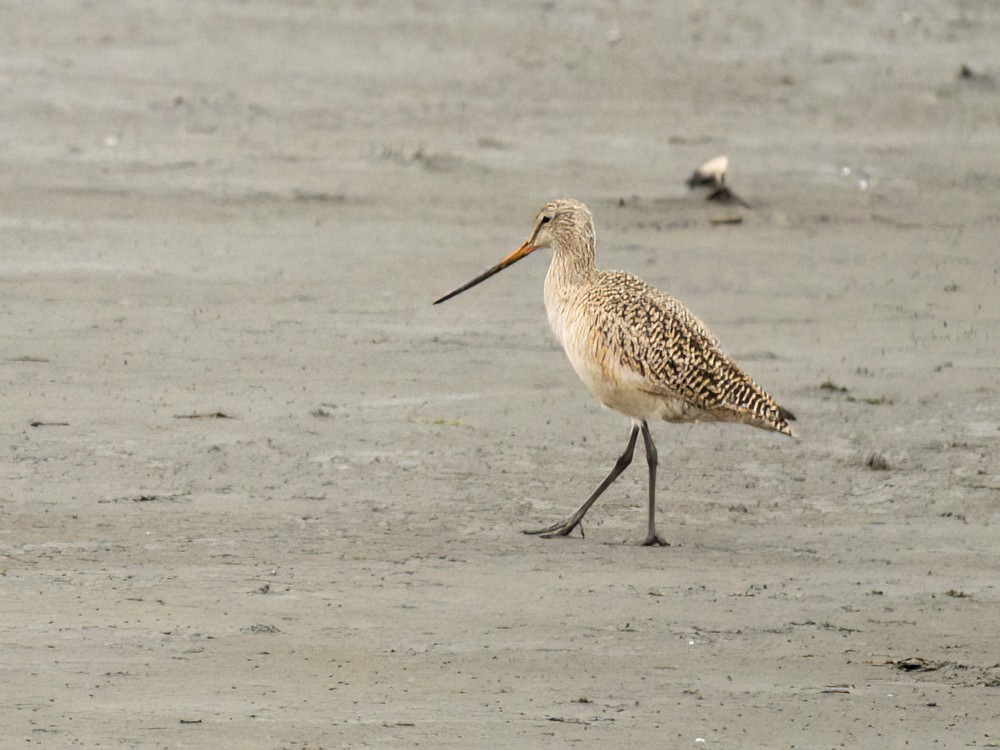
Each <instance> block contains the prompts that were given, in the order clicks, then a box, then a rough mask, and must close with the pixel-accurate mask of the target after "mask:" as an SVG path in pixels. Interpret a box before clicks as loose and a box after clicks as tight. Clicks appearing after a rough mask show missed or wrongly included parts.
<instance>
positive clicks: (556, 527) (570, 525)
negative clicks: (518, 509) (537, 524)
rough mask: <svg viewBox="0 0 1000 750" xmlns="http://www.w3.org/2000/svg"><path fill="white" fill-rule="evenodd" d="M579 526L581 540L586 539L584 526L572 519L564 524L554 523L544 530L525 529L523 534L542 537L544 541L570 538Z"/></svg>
mask: <svg viewBox="0 0 1000 750" xmlns="http://www.w3.org/2000/svg"><path fill="white" fill-rule="evenodd" d="M578 526H579V527H580V538H581V539H582V538H583V537H584V533H583V524H582V523H580V522H579V521H574V520H572V519H570V520H569V521H566V522H564V523H554V524H552V525H551V526H546V527H545V528H544V529H525V530H524V532H523V533H525V534H531V535H532V536H540V537H541V538H542V539H552V538H553V537H557V536H569V535H570V534H571V533H572V532H573V529H575V528H577V527H578Z"/></svg>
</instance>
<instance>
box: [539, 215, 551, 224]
mask: <svg viewBox="0 0 1000 750" xmlns="http://www.w3.org/2000/svg"><path fill="white" fill-rule="evenodd" d="M550 221H552V217H551V216H549V215H545V216H543V217H542V220H541V222H539V223H540V224H548V223H549V222H550Z"/></svg>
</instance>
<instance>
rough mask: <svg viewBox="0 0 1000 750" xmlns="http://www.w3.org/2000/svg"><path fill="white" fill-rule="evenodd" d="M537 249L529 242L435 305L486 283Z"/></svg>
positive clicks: (435, 302) (438, 300)
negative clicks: (491, 277)
mask: <svg viewBox="0 0 1000 750" xmlns="http://www.w3.org/2000/svg"><path fill="white" fill-rule="evenodd" d="M537 249H538V246H537V245H534V244H532V242H531V240H528V241H527V242H525V243H524V244H523V245H521V247H519V248H518V249H517V250H515V251H514V252H512V253H511V254H510V255H508V256H507V257H506V258H504V259H503V260H502V261H500V262H499V263H497V264H496V265H495V266H493V268H491V269H490V270H489V271H484V272H483V273H481V274H479V275H478V276H477V277H476V278H474V279H473V280H472V281H470V282H468V283H467V284H462V286H460V287H459V288H458V289H456V290H454V291H452V292H448V293H447V294H446V295H444V296H443V297H441V298H439V299H436V300H434V304H435V305H438V304H440V303H442V302H444V301H445V300H449V299H451V298H452V297H454V296H456V295H459V294H461V293H462V292H464V291H465V290H466V289H471V288H472V287H474V286H475V285H476V284H478V283H480V282H481V281H486V279H488V278H489V277H490V276H493V275H494V274H498V273H500V272H501V271H502V270H503V269H505V268H506V267H507V266H512V265H514V264H515V263H517V262H518V261H519V260H521V258H523V257H524V256H525V255H528V254H529V253H533V252H534V251H535V250H537Z"/></svg>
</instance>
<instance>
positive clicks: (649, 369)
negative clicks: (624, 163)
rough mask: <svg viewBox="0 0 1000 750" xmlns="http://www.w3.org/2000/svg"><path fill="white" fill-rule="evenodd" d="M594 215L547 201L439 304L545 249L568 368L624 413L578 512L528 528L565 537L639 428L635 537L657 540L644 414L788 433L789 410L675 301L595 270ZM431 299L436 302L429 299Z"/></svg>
mask: <svg viewBox="0 0 1000 750" xmlns="http://www.w3.org/2000/svg"><path fill="white" fill-rule="evenodd" d="M595 244H596V242H595V233H594V222H593V218H592V216H591V214H590V211H589V210H588V209H587V207H586V206H585V205H583V204H582V203H580V202H578V201H573V200H565V199H564V200H557V201H552V202H551V203H549V204H547V205H546V206H545V208H543V209H542V211H541V212H540V213H539V214H538V217H537V218H536V219H535V227H534V230H533V232H532V234H531V236H530V237H529V238H528V239H527V240H526V241H525V242H524V243H523V244H522V245H521V247H519V248H518V249H517V250H515V251H514V252H513V253H511V254H510V255H509V256H507V257H506V258H505V259H504V260H503V261H501V262H500V263H499V264H498V265H497V266H495V267H493V268H491V269H490V270H489V271H486V272H485V273H483V274H481V275H480V276H478V277H476V278H475V279H473V280H472V281H470V282H469V283H468V284H465V285H463V286H462V287H459V288H458V289H456V290H455V291H453V292H451V293H450V294H448V295H445V296H444V297H442V298H441V299H439V300H437V302H443V301H444V300H446V299H449V298H451V297H453V296H455V295H456V294H459V293H460V292H462V291H465V290H466V289H468V288H469V287H471V286H475V285H476V284H478V283H479V282H481V281H483V280H485V279H487V278H489V277H490V276H492V275H493V274H495V273H497V272H499V271H501V270H503V269H504V268H506V267H507V266H509V265H511V264H513V263H516V262H517V261H518V260H520V259H521V258H523V257H524V256H525V255H528V254H529V253H531V252H534V251H535V250H537V249H539V248H542V247H551V248H552V251H553V255H552V264H551V265H550V266H549V271H548V274H547V275H546V277H545V309H546V312H547V313H548V317H549V324H550V325H551V326H552V331H553V332H554V333H555V335H556V338H557V339H558V340H559V342H560V343H561V344H562V346H563V349H564V350H565V351H566V355H567V357H569V360H570V362H571V363H572V365H573V368H574V369H575V370H576V372H577V374H578V375H579V376H580V378H581V380H583V382H584V383H585V384H586V385H587V387H588V388H589V389H590V391H591V392H592V393H593V394H594V395H595V396H597V398H598V399H600V401H601V402H602V403H603V404H604V405H606V406H608V407H610V408H612V409H615V410H617V411H619V412H621V413H622V414H625V415H626V416H628V417H631V418H632V422H633V426H632V432H631V434H630V437H629V443H628V445H627V447H626V450H625V453H623V454H622V456H621V457H620V458H619V459H618V462H617V463H616V464H615V467H614V469H612V471H611V473H610V474H609V475H608V477H607V478H606V479H605V480H604V482H602V483H601V485H600V486H599V487H598V488H597V490H595V492H594V493H593V494H592V495H591V496H590V498H588V500H587V501H586V502H585V503H584V504H583V505H582V506H581V507H580V509H579V510H578V511H577V512H576V513H575V514H574V515H573V516H571V517H570V518H569V520H567V521H566V522H564V523H558V524H554V525H553V526H549V527H547V528H545V529H540V530H539V531H537V532H529V533H540V534H543V535H545V536H554V535H561V536H566V535H568V534H569V533H570V532H571V531H572V530H573V529H574V528H576V527H577V526H579V525H580V522H581V521H582V519H583V517H584V515H586V513H587V511H588V510H589V509H590V506H591V505H592V504H593V503H594V501H596V500H597V498H598V497H599V496H600V494H601V493H602V492H603V491H604V490H605V489H606V488H607V487H608V485H610V484H611V482H613V481H614V480H615V479H616V478H617V477H618V475H619V474H621V472H622V471H624V469H625V467H626V466H628V464H629V463H630V462H631V460H632V453H633V449H634V447H635V443H636V439H637V437H638V434H639V432H640V430H641V432H642V436H643V442H644V444H645V447H646V458H647V462H648V464H649V474H650V485H649V520H648V533H647V535H646V540H645V542H644V544H663V543H664V542H663V540H662V539H661V538H660V537H659V536H658V535H657V533H656V525H655V508H656V503H655V481H656V462H657V459H656V449H655V447H654V446H653V441H652V437H651V436H650V434H649V427H648V425H647V421H648V420H650V419H662V420H665V421H668V422H743V423H745V424H749V425H752V426H754V427H759V428H761V429H765V430H773V431H775V432H780V433H782V434H785V435H791V434H792V432H791V429H790V428H789V426H788V422H789V421H790V420H794V418H795V417H794V416H792V414H791V412H789V411H787V410H786V409H783V408H781V407H780V406H778V404H777V403H775V401H774V399H772V398H771V396H770V395H768V394H767V392H766V391H764V390H763V389H762V388H761V387H760V386H759V385H757V383H755V382H754V381H753V380H752V379H751V378H750V377H749V376H748V375H747V374H746V373H745V372H743V370H741V369H740V367H739V366H738V365H736V364H735V363H734V362H733V361H732V360H730V359H729V358H728V357H727V356H726V355H725V354H724V353H723V352H722V349H721V347H720V346H719V342H718V340H717V339H716V338H715V336H714V335H712V333H711V332H710V331H709V330H708V328H707V327H706V326H705V325H704V324H703V323H701V321H699V320H698V319H697V318H696V317H695V316H694V315H693V314H692V313H691V312H690V311H689V310H688V309H687V308H686V307H685V306H684V305H683V304H682V303H681V302H680V301H678V300H676V299H674V298H673V297H671V296H669V295H667V294H664V293H663V292H660V291H658V290H656V289H654V288H653V287H651V286H649V285H648V284H646V283H645V282H644V281H642V279H639V278H637V277H635V276H632V275H631V274H627V273H623V272H620V271H598V270H597V266H596V262H595ZM435 304H436V303H435ZM581 528H582V527H581Z"/></svg>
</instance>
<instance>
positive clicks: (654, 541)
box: [642, 534, 670, 547]
mask: <svg viewBox="0 0 1000 750" xmlns="http://www.w3.org/2000/svg"><path fill="white" fill-rule="evenodd" d="M642 546H643V547H653V546H656V547H669V546H670V542H668V541H667V540H666V539H664V538H663V537H662V536H660V535H659V534H650V535H649V536H647V537H646V538H645V540H643V542H642Z"/></svg>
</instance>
